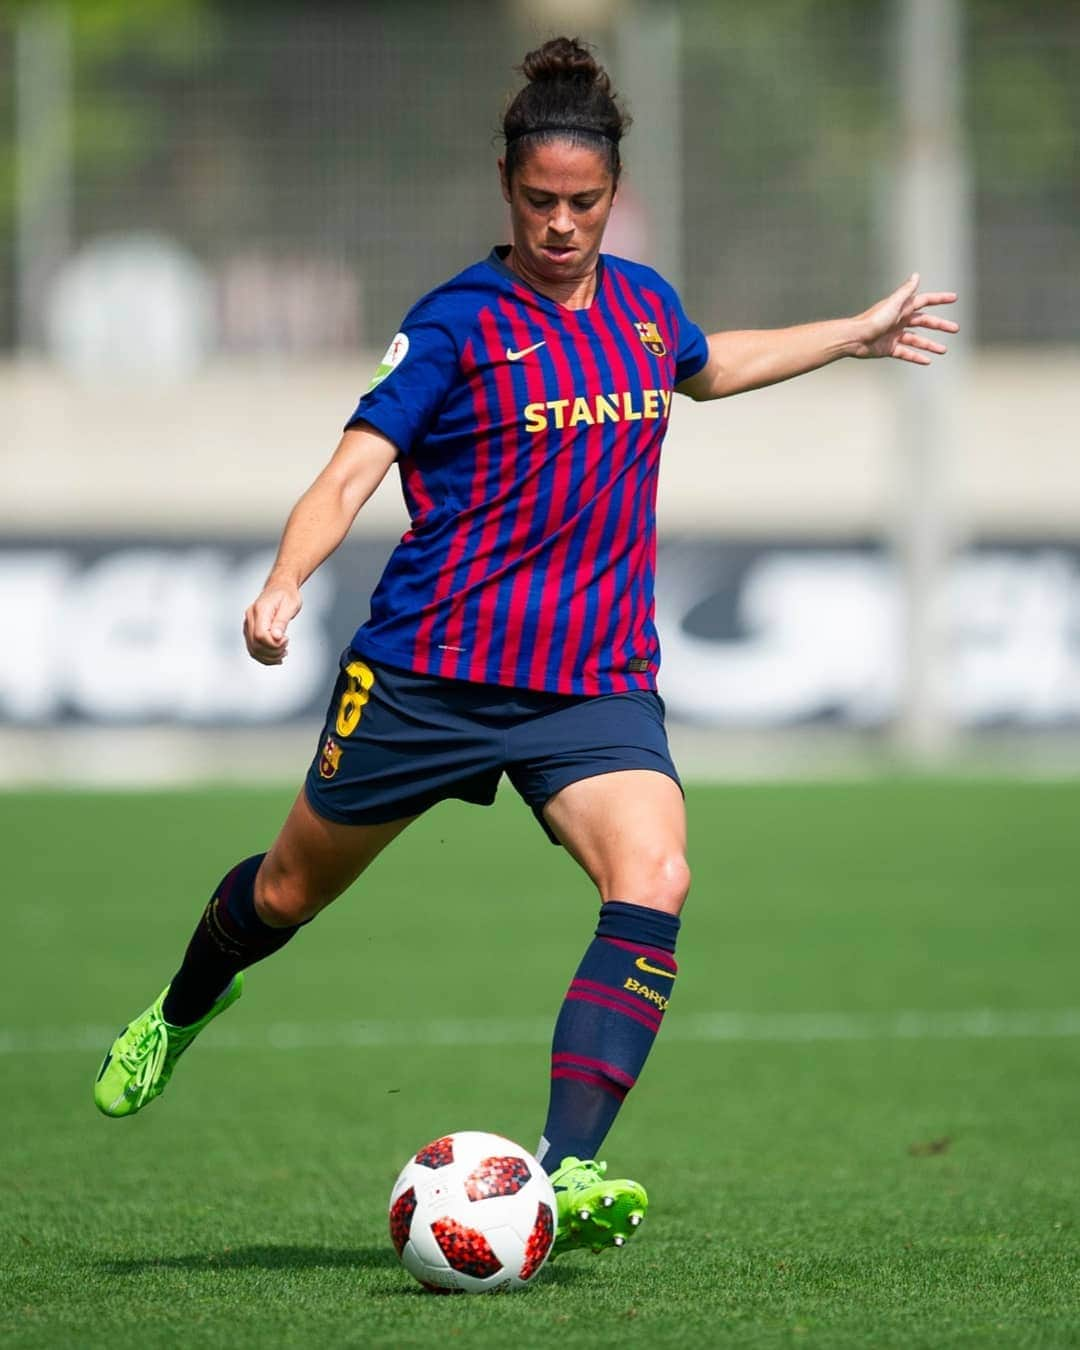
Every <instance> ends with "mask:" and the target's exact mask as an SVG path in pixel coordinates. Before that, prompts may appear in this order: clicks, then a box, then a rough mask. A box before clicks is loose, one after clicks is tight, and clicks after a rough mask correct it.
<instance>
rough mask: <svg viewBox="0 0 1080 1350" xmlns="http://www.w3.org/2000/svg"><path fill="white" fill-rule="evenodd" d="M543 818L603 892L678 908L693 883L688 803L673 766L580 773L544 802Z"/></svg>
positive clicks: (673, 909)
mask: <svg viewBox="0 0 1080 1350" xmlns="http://www.w3.org/2000/svg"><path fill="white" fill-rule="evenodd" d="M544 819H545V820H546V821H547V823H548V825H549V826H550V827H551V830H552V832H553V833H554V834H555V836H556V837H557V838H558V840H559V842H560V843H561V844H562V845H563V846H564V847H565V848H566V850H567V852H568V853H570V854H571V856H572V857H574V858H575V859H576V860H577V861H578V862H579V863H580V864H581V866H582V867H583V868H584V869H585V871H586V872H587V873H588V874H589V876H590V877H591V878H592V880H593V882H594V883H595V885H596V888H597V890H598V891H599V892H600V898H601V899H602V900H604V901H608V900H623V901H625V902H626V903H628V904H633V905H647V906H649V907H650V908H652V909H662V910H666V911H667V912H668V913H669V914H678V912H679V911H680V909H681V908H682V905H683V901H684V900H685V899H686V894H687V891H688V890H689V888H690V871H689V868H688V866H687V863H686V808H685V806H684V803H683V795H682V791H681V790H680V788H679V785H678V784H677V783H676V782H675V780H674V779H672V778H669V777H668V775H667V774H665V773H660V772H658V771H656V770H653V769H624V770H619V771H617V772H614V773H604V774H598V775H595V776H593V777H590V778H581V779H578V780H577V781H576V782H574V783H570V784H568V785H567V786H566V787H564V788H562V789H560V790H559V791H558V792H556V793H555V795H554V796H553V797H552V798H551V799H550V800H549V801H548V802H546V803H545V805H544Z"/></svg>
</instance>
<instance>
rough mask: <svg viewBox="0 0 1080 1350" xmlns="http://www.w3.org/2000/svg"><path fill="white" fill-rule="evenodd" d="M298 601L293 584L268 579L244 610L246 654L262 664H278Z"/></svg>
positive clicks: (287, 640) (295, 614) (298, 607)
mask: <svg viewBox="0 0 1080 1350" xmlns="http://www.w3.org/2000/svg"><path fill="white" fill-rule="evenodd" d="M300 605H301V600H300V592H299V590H298V589H297V588H296V587H295V586H288V585H282V584H281V583H280V582H268V583H267V585H266V586H265V587H264V589H263V592H262V594H261V595H260V596H259V598H258V599H257V600H256V601H255V603H254V604H253V605H249V606H248V608H247V610H246V612H245V614H244V641H245V642H246V643H247V649H248V655H249V656H251V657H253V658H254V659H255V660H256V661H259V662H261V663H262V664H263V665H264V666H280V665H281V663H282V661H284V660H285V657H286V655H287V653H288V650H289V639H288V638H287V637H286V631H287V629H288V627H289V624H290V623H291V622H292V620H293V619H295V618H296V616H297V615H298V614H299V613H300Z"/></svg>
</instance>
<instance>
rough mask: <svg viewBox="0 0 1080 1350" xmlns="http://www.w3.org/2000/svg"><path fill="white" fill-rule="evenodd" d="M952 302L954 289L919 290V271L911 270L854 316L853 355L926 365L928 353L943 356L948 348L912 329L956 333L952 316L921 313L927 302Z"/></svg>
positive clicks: (957, 328)
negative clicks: (903, 280)
mask: <svg viewBox="0 0 1080 1350" xmlns="http://www.w3.org/2000/svg"><path fill="white" fill-rule="evenodd" d="M955 301H956V292H955V291H923V292H920V291H919V274H918V272H913V273H912V274H911V276H910V277H908V279H907V281H905V282H904V284H903V285H902V286H898V287H897V288H896V290H895V291H893V293H892V295H887V296H886V297H885V299H884V300H879V301H878V302H877V304H876V305H871V307H870V308H869V309H868V310H866V311H865V312H864V313H862V314H860V315H859V316H858V317H857V318H856V320H855V323H856V325H857V338H856V342H855V346H854V348H853V349H852V352H851V354H852V356H859V357H868V356H894V357H896V359H897V360H898V361H911V362H913V363H914V364H915V365H917V366H928V365H929V364H930V357H931V355H933V356H944V355H945V353H946V351H947V350H948V348H947V347H945V346H944V345H943V344H942V343H940V342H934V341H932V340H931V339H930V338H926V337H923V336H922V335H921V334H919V333H917V332H915V331H914V330H915V329H917V328H930V329H933V330H935V331H936V332H939V333H958V332H959V331H960V325H959V324H958V323H954V322H953V320H952V319H942V318H940V317H939V316H938V315H937V314H927V313H925V312H924V311H925V310H926V308H927V306H928V305H951V304H954V303H955Z"/></svg>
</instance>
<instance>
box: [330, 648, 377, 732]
mask: <svg viewBox="0 0 1080 1350" xmlns="http://www.w3.org/2000/svg"><path fill="white" fill-rule="evenodd" d="M343 674H344V676H345V689H344V692H343V693H342V695H341V702H340V703H339V704H338V713H337V734H338V735H339V736H351V735H352V733H353V732H354V731H355V730H356V727H357V724H358V723H359V721H360V718H361V717H362V716H363V712H364V704H365V703H366V702H367V701H368V699H369V698H370V697H371V694H370V690H371V687H372V685H373V684H374V683H375V676H374V675H373V674H372V672H371V669H370V667H368V666H365V665H364V663H363V661H350V662H349V664H348V665H347V666H346V667H345V670H344V672H343Z"/></svg>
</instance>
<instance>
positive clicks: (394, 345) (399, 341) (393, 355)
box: [367, 333, 409, 394]
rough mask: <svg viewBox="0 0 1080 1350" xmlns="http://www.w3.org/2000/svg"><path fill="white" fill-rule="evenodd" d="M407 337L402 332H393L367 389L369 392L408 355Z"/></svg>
mask: <svg viewBox="0 0 1080 1350" xmlns="http://www.w3.org/2000/svg"><path fill="white" fill-rule="evenodd" d="M408 351H409V339H408V338H407V337H406V336H405V334H404V333H395V334H394V340H393V341H392V342H391V343H390V346H389V347H387V349H386V355H385V356H384V357H383V359H382V360H381V361H380V362H379V364H378V366H377V367H376V369H375V374H374V375H373V376H372V377H371V383H370V384H369V385H368V388H367V391H368V393H369V394H370V393H371V391H372V390H373V389H374V388H375V386H376V385H377V384H382V382H383V380H385V379H386V377H387V375H389V374H390V372H391V371H392V370H396V369H397V368H398V366H400V365H401V363H402V361H404V360H405V357H406V356H407V355H408Z"/></svg>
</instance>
